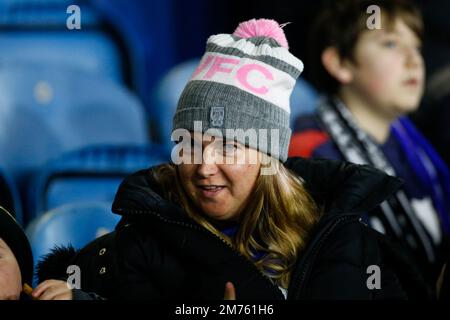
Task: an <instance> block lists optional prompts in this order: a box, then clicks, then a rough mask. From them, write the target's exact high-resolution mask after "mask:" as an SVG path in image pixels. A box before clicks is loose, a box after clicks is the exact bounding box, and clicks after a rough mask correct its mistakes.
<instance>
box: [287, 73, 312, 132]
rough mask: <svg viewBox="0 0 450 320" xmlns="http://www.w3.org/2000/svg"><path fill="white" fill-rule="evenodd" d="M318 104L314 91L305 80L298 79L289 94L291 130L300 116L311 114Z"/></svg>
mask: <svg viewBox="0 0 450 320" xmlns="http://www.w3.org/2000/svg"><path fill="white" fill-rule="evenodd" d="M318 102H319V94H318V92H317V91H316V89H315V88H314V87H313V86H312V85H311V84H310V83H309V82H308V81H306V80H305V79H303V78H298V79H297V82H296V83H295V87H294V90H292V94H291V119H290V120H291V128H293V127H294V123H295V119H297V117H299V116H300V115H304V114H308V113H313V112H314V111H315V110H316V107H317V103H318Z"/></svg>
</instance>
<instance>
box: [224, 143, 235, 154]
mask: <svg viewBox="0 0 450 320" xmlns="http://www.w3.org/2000/svg"><path fill="white" fill-rule="evenodd" d="M236 149H237V146H236V144H234V143H226V144H224V145H223V152H224V153H225V154H227V153H228V154H230V153H233V152H235V151H236Z"/></svg>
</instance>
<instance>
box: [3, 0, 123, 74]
mask: <svg viewBox="0 0 450 320" xmlns="http://www.w3.org/2000/svg"><path fill="white" fill-rule="evenodd" d="M77 3H78V4H79V7H80V12H81V29H79V30H69V29H67V26H66V20H67V18H68V17H69V16H70V13H69V14H68V13H67V12H66V11H67V8H68V7H69V6H70V5H72V4H77ZM101 23H102V19H101V17H100V16H99V15H98V14H96V12H95V11H94V10H93V9H92V8H91V7H90V6H89V5H88V3H86V1H83V2H82V3H81V2H80V1H72V0H0V29H1V30H2V32H1V33H0V52H1V53H2V54H1V55H0V65H1V66H3V65H12V64H16V63H38V64H41V63H44V64H54V65H57V66H62V67H64V66H69V67H72V68H74V69H79V70H82V71H85V72H89V73H93V74H97V75H99V76H102V77H105V78H108V79H110V80H112V81H115V82H118V83H123V77H124V75H123V68H122V61H121V52H120V51H119V47H118V46H117V43H116V42H115V41H114V40H113V39H112V38H111V37H110V34H109V33H107V32H104V30H103V25H102V24H101Z"/></svg>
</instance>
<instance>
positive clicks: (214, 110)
mask: <svg viewBox="0 0 450 320" xmlns="http://www.w3.org/2000/svg"><path fill="white" fill-rule="evenodd" d="M224 117H225V110H224V108H223V107H211V112H210V114H209V122H210V125H211V127H216V128H217V127H220V128H221V127H223V118H224Z"/></svg>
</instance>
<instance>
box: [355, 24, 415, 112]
mask: <svg viewBox="0 0 450 320" xmlns="http://www.w3.org/2000/svg"><path fill="white" fill-rule="evenodd" d="M420 46H421V43H420V40H419V38H418V37H417V36H416V35H415V34H414V32H413V31H412V30H411V29H410V28H409V27H408V26H407V25H406V24H405V23H404V22H403V21H402V20H401V19H397V20H396V21H395V23H394V25H393V28H392V29H389V30H388V29H380V30H367V31H365V32H364V33H362V34H361V36H360V38H359V41H358V44H357V45H356V48H355V60H356V63H349V70H350V72H351V74H352V81H351V83H349V85H350V86H351V88H352V90H353V91H354V92H353V93H354V94H357V95H358V96H360V97H364V98H363V99H364V100H366V102H367V104H368V105H370V106H373V107H374V108H378V109H379V110H378V111H381V112H383V114H385V115H386V116H388V117H392V118H396V117H398V116H401V115H403V114H405V113H407V112H411V111H414V110H415V109H416V108H417V106H418V104H419V102H420V99H421V97H422V93H423V87H424V63H423V58H422V55H421V53H420Z"/></svg>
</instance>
